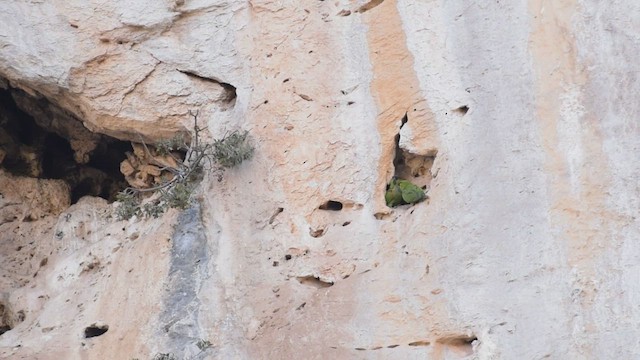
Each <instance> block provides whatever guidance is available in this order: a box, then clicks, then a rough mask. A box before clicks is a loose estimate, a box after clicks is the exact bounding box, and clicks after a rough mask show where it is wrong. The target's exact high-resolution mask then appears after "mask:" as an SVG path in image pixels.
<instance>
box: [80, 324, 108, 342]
mask: <svg viewBox="0 0 640 360" xmlns="http://www.w3.org/2000/svg"><path fill="white" fill-rule="evenodd" d="M107 330H109V325H98V324H92V325H91V326H87V327H86V328H85V329H84V338H85V339H88V338H92V337H96V336H100V335H102V334H104V333H106V332H107Z"/></svg>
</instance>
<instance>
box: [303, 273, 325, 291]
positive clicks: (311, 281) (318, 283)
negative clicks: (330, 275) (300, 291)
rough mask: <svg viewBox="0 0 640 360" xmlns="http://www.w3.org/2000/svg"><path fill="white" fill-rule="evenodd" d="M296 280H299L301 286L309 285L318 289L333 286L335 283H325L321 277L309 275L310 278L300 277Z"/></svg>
mask: <svg viewBox="0 0 640 360" xmlns="http://www.w3.org/2000/svg"><path fill="white" fill-rule="evenodd" d="M296 279H298V281H299V282H300V284H302V285H308V286H311V287H314V288H316V289H320V288H326V287H329V286H333V281H324V280H322V279H320V278H319V277H317V276H312V275H309V276H298V277H296Z"/></svg>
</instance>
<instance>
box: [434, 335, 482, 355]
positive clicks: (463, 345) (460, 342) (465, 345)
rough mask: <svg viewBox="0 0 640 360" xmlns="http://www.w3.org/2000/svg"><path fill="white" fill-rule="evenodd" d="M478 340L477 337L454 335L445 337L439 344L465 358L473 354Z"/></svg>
mask: <svg viewBox="0 0 640 360" xmlns="http://www.w3.org/2000/svg"><path fill="white" fill-rule="evenodd" d="M477 340H478V338H477V337H476V336H475V335H464V334H461V335H452V336H445V337H442V338H440V339H438V340H437V343H439V344H442V345H444V346H445V347H446V348H448V349H449V350H451V351H453V352H455V353H458V354H460V355H463V356H469V355H472V354H473V342H474V341H477Z"/></svg>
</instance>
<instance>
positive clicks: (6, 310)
mask: <svg viewBox="0 0 640 360" xmlns="http://www.w3.org/2000/svg"><path fill="white" fill-rule="evenodd" d="M24 318H25V314H24V311H22V310H20V311H18V312H17V313H16V314H14V313H13V312H12V311H11V308H10V307H9V306H7V305H5V304H3V303H0V335H2V334H4V333H6V332H7V331H9V330H11V329H13V328H14V327H15V326H16V325H17V324H18V323H21V322H23V321H24Z"/></svg>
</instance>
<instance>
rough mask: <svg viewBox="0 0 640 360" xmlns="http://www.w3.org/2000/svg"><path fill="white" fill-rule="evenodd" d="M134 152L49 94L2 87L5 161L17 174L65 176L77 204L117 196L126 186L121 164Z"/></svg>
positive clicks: (1, 152) (0, 161) (1, 158)
mask: <svg viewBox="0 0 640 360" xmlns="http://www.w3.org/2000/svg"><path fill="white" fill-rule="evenodd" d="M130 150H131V145H130V144H129V143H128V142H125V141H119V140H117V139H114V138H111V137H108V136H106V135H102V134H96V133H92V132H91V131H89V130H88V129H86V128H85V127H84V126H83V125H82V122H81V121H80V120H78V119H76V118H75V117H74V116H73V115H71V114H69V113H68V112H66V111H65V110H63V109H61V108H60V107H58V106H57V105H56V104H54V103H52V102H50V101H49V100H48V99H47V98H45V97H42V96H37V95H35V96H34V95H30V94H28V93H26V92H25V91H22V90H20V89H16V88H11V87H8V88H7V89H5V90H2V89H0V165H1V166H2V167H3V168H5V169H6V170H7V171H9V172H10V173H12V174H14V175H18V176H28V177H34V178H43V179H62V180H64V181H65V182H66V183H67V184H68V185H69V191H70V196H71V202H72V203H75V202H77V201H78V200H79V199H80V198H81V197H83V196H86V195H90V196H99V197H102V198H104V199H107V200H114V198H115V194H116V193H117V192H118V191H120V190H121V189H123V188H125V187H126V183H125V181H124V176H123V175H122V173H120V162H121V161H122V160H123V159H125V157H126V156H125V153H126V152H127V151H130Z"/></svg>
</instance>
